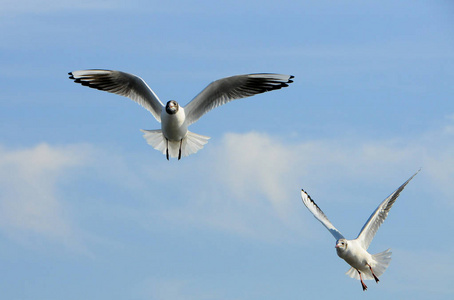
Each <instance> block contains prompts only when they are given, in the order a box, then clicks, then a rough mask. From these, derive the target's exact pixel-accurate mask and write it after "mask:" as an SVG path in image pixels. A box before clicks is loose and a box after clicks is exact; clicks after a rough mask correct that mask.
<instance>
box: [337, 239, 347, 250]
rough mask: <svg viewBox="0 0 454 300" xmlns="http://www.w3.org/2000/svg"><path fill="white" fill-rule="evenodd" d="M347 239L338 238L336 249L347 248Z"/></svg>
mask: <svg viewBox="0 0 454 300" xmlns="http://www.w3.org/2000/svg"><path fill="white" fill-rule="evenodd" d="M347 246H348V244H347V240H346V239H339V240H337V241H336V246H335V248H336V250H337V251H344V250H347Z"/></svg>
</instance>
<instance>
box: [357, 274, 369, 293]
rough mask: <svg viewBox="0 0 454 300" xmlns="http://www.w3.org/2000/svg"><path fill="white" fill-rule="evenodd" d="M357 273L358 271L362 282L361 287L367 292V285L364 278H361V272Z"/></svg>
mask: <svg viewBox="0 0 454 300" xmlns="http://www.w3.org/2000/svg"><path fill="white" fill-rule="evenodd" d="M356 271H358V274H359V280H361V286H362V287H363V291H366V290H367V285H366V284H365V283H364V281H363V277H362V276H361V272H360V271H359V270H356Z"/></svg>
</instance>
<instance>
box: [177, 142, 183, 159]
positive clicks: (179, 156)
mask: <svg viewBox="0 0 454 300" xmlns="http://www.w3.org/2000/svg"><path fill="white" fill-rule="evenodd" d="M181 144H183V140H180V150H178V160H180V158H181Z"/></svg>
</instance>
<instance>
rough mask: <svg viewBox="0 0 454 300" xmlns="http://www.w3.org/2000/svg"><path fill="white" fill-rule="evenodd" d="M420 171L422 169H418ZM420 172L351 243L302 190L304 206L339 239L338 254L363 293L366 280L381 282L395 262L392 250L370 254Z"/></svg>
mask: <svg viewBox="0 0 454 300" xmlns="http://www.w3.org/2000/svg"><path fill="white" fill-rule="evenodd" d="M418 172H419V170H418ZM418 172H416V173H415V174H414V175H413V176H411V177H410V178H409V179H408V180H407V181H405V182H404V184H402V185H401V186H400V187H399V188H398V189H397V190H395V191H394V193H392V194H391V195H389V197H388V198H386V199H385V200H384V201H383V202H382V203H381V204H380V205H379V206H378V207H377V209H376V210H375V211H374V212H373V213H372V215H371V216H370V217H369V219H368V220H367V222H366V224H364V226H363V228H362V229H361V232H360V233H359V235H358V237H357V238H356V239H354V240H347V239H346V238H344V236H343V235H342V234H341V233H340V232H339V230H337V229H336V227H334V226H333V224H331V222H330V221H329V220H328V218H327V217H326V216H325V214H324V213H323V211H322V210H321V209H320V208H319V207H318V206H317V204H315V202H314V200H312V199H311V197H310V196H309V195H308V194H307V193H306V192H305V191H304V190H301V198H302V199H303V203H304V205H306V207H307V208H308V209H309V211H310V212H311V213H312V214H313V215H314V217H315V218H316V219H317V220H319V221H320V222H321V223H322V224H323V225H324V226H325V227H326V228H327V229H328V230H329V232H331V234H332V235H333V236H334V237H335V238H336V252H337V255H338V256H339V257H340V258H342V259H343V260H345V261H346V262H347V263H348V264H349V265H350V266H351V268H350V269H349V270H348V271H347V273H345V274H347V275H348V276H350V277H351V278H354V279H359V280H360V281H361V286H362V288H363V291H365V290H367V286H366V284H365V283H364V281H363V279H366V280H372V279H375V282H377V283H378V281H379V280H378V277H380V276H381V275H382V274H383V273H384V272H385V270H386V268H387V267H388V265H389V263H390V262H391V252H390V249H388V250H385V251H383V252H380V253H377V254H369V252H367V248H369V245H370V243H371V242H372V239H373V238H374V236H375V233H377V230H378V228H379V227H380V225H381V224H382V223H383V222H384V221H385V219H386V217H387V216H388V213H389V210H390V209H391V207H392V206H393V204H394V202H395V201H396V199H397V197H399V194H400V192H402V190H403V189H404V188H405V186H406V185H407V184H408V183H409V182H410V180H412V179H413V177H415V176H416V174H418Z"/></svg>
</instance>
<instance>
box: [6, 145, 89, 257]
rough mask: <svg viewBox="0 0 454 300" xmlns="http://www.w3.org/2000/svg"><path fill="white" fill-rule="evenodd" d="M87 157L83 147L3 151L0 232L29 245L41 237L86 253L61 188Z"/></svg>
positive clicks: (43, 146) (37, 147)
mask: <svg viewBox="0 0 454 300" xmlns="http://www.w3.org/2000/svg"><path fill="white" fill-rule="evenodd" d="M87 153H88V149H86V148H85V147H83V146H66V147H52V146H49V145H47V144H40V145H38V146H35V147H32V148H26V149H20V150H11V149H5V148H0V189H1V192H0V208H1V209H0V230H1V231H2V232H3V233H4V234H6V235H7V236H9V237H11V238H13V239H15V240H18V241H21V242H24V243H26V244H29V243H32V241H36V240H37V239H36V238H37V237H38V238H44V239H45V240H47V241H52V242H58V243H62V244H64V245H65V246H68V247H70V248H73V250H76V251H85V249H84V247H83V245H82V244H81V241H80V240H78V237H77V236H76V234H75V231H76V228H75V227H74V226H73V224H72V223H71V221H70V217H69V216H68V214H67V211H66V208H67V207H66V206H65V203H63V202H62V201H61V197H60V192H59V189H58V184H59V181H60V179H61V177H63V176H64V175H65V172H67V170H68V169H70V168H73V167H75V166H80V165H81V164H83V163H84V162H85V161H86V159H87Z"/></svg>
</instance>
